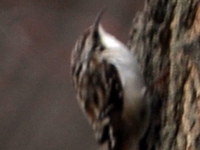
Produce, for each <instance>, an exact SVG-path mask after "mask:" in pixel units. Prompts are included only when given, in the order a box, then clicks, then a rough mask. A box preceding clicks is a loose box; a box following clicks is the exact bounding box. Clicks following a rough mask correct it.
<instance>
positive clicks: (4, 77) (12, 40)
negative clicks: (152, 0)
mask: <svg viewBox="0 0 200 150" xmlns="http://www.w3.org/2000/svg"><path fill="white" fill-rule="evenodd" d="M104 6H106V7H107V12H106V13H105V14H104V16H103V20H102V23H103V24H104V27H105V28H106V30H107V31H109V32H110V33H112V34H114V35H115V36H116V37H118V39H120V40H122V41H123V42H126V41H127V40H128V33H129V29H130V26H131V22H132V18H133V17H134V15H135V12H136V11H137V10H139V9H142V7H143V3H142V2H141V0H123V1H122V0H115V1H107V0H102V1H92V0H87V1H86V0H85V1H83V0H65V1H64V0H46V1H45V0H32V1H30V0H0V150H80V149H81V150H94V149H96V144H95V142H94V138H93V134H92V132H91V129H90V127H89V125H88V123H87V121H86V120H85V118H84V116H83V115H82V112H81V111H80V109H79V106H78V104H77V102H76V99H75V92H74V89H73V88H72V84H71V79H70V71H69V64H70V59H69V57H70V52H71V49H72V47H73V45H74V43H75V41H76V39H77V37H78V36H79V35H80V34H81V33H82V32H83V31H84V30H85V29H86V28H87V27H88V26H90V25H91V23H92V22H93V20H94V18H95V16H96V14H97V12H98V11H99V10H100V9H101V8H103V7H104Z"/></svg>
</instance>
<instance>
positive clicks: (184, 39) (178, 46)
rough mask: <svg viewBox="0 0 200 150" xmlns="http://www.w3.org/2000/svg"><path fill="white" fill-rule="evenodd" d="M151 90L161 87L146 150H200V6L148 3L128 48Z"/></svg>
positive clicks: (191, 0)
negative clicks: (155, 82) (152, 85)
mask: <svg viewBox="0 0 200 150" xmlns="http://www.w3.org/2000/svg"><path fill="white" fill-rule="evenodd" d="M128 45H129V47H130V49H131V51H133V52H134V53H135V55H136V56H137V57H138V61H139V62H140V64H141V66H142V70H143V73H144V77H145V81H146V84H147V85H150V84H151V83H153V81H154V80H155V79H156V78H158V77H159V76H160V75H161V74H162V73H163V72H165V73H166V72H167V71H169V73H168V74H167V78H164V79H165V80H163V81H162V82H161V81H160V82H159V84H156V85H155V89H154V91H153V92H151V94H149V96H148V98H149V99H150V100H151V102H152V103H151V108H152V111H151V121H150V125H149V128H148V131H147V133H146V135H145V137H144V138H143V140H141V144H140V147H141V149H145V150H200V81H199V80H200V78H199V75H200V63H199V60H200V52H199V50H200V2H199V0H147V1H146V4H145V8H144V11H143V12H142V13H139V14H138V15H137V16H136V18H135V19H134V21H133V26H132V29H131V37H130V41H129V43H128Z"/></svg>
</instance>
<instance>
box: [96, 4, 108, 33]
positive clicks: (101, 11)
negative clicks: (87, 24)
mask: <svg viewBox="0 0 200 150" xmlns="http://www.w3.org/2000/svg"><path fill="white" fill-rule="evenodd" d="M105 10H106V7H104V8H102V9H101V10H100V11H99V13H98V14H97V16H96V18H95V21H94V29H95V30H97V29H98V27H99V22H100V20H101V17H102V15H103V13H104V12H105Z"/></svg>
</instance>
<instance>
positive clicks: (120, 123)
mask: <svg viewBox="0 0 200 150" xmlns="http://www.w3.org/2000/svg"><path fill="white" fill-rule="evenodd" d="M100 16H101V13H100V14H99V16H98V17H97V19H96V21H95V24H94V25H92V26H91V27H90V28H89V29H88V30H87V31H86V32H85V33H84V34H83V35H82V36H81V37H80V38H79V39H78V41H77V42H76V45H75V47H74V49H73V51H72V56H71V68H72V77H73V83H74V86H75V88H76V91H77V99H78V101H79V103H80V106H81V108H82V110H83V111H84V113H85V114H86V117H87V119H88V120H89V122H90V124H91V126H92V128H93V130H94V133H95V138H96V140H97V142H98V143H99V145H100V148H101V149H103V150H129V149H130V148H137V145H136V144H138V143H137V142H138V139H139V138H140V137H141V136H142V134H143V133H144V132H145V129H146V126H147V122H148V104H147V101H146V100H145V98H144V92H145V85H144V81H143V77H142V74H141V72H140V69H139V68H138V65H137V62H136V60H135V58H134V57H133V55H132V54H131V53H130V52H129V50H128V49H127V47H126V46H125V45H124V44H122V43H121V42H120V41H118V40H116V39H115V38H114V37H113V36H111V35H110V34H108V33H106V32H105V31H104V30H103V28H102V27H101V25H99V20H100Z"/></svg>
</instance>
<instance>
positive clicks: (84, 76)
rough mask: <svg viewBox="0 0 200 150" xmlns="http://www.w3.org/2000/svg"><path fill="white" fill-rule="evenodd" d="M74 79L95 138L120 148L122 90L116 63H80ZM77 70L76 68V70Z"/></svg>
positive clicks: (100, 142)
mask: <svg viewBox="0 0 200 150" xmlns="http://www.w3.org/2000/svg"><path fill="white" fill-rule="evenodd" d="M75 68H76V70H78V73H77V71H75V72H76V74H75V72H74V73H73V74H74V75H75V78H74V82H75V85H76V88H77V97H78V100H79V102H80V104H81V107H82V109H83V111H84V112H85V114H86V115H87V118H88V120H89V122H90V124H91V125H92V128H93V130H94V132H95V137H96V140H97V141H98V143H99V144H100V145H101V144H103V145H105V144H106V145H107V149H108V150H117V148H118V147H120V137H121V131H120V129H121V123H122V121H121V111H122V105H123V91H122V85H121V81H120V78H119V74H118V72H117V69H116V67H115V66H114V65H112V64H109V63H108V62H106V61H102V62H101V63H99V62H97V61H96V60H92V59H90V62H87V63H86V62H85V63H82V64H79V66H76V67H75ZM73 70H75V69H73Z"/></svg>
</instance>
